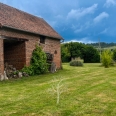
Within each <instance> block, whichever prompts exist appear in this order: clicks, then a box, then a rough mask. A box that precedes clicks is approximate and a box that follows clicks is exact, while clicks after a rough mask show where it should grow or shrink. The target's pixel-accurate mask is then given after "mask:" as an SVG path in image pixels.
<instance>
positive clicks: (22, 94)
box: [0, 64, 116, 116]
mask: <svg viewBox="0 0 116 116" xmlns="http://www.w3.org/2000/svg"><path fill="white" fill-rule="evenodd" d="M54 77H56V78H62V80H63V81H62V84H63V88H64V92H63V93H62V94H61V96H60V103H59V104H58V105H57V104H56V94H52V93H53V92H49V91H48V90H49V89H50V88H51V86H52V85H53V79H54ZM56 81H57V80H56ZM0 116H116V67H110V68H104V67H100V64H84V66H83V67H71V66H69V65H68V64H63V70H60V71H58V72H56V73H54V74H45V75H39V76H32V77H25V78H21V79H17V80H9V81H3V82H0Z"/></svg>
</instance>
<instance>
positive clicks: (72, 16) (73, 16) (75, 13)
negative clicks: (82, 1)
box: [67, 4, 98, 19]
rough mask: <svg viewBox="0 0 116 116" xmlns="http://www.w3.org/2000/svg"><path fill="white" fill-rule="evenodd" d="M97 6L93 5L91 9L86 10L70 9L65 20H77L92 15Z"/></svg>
mask: <svg viewBox="0 0 116 116" xmlns="http://www.w3.org/2000/svg"><path fill="white" fill-rule="evenodd" d="M97 6H98V5H97V4H94V5H93V6H91V7H88V8H81V9H77V10H74V9H72V10H71V11H70V12H69V13H68V15H67V19H79V18H80V17H83V16H85V15H87V14H93V13H94V12H95V10H96V8H97Z"/></svg>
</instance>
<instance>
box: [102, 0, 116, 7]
mask: <svg viewBox="0 0 116 116" xmlns="http://www.w3.org/2000/svg"><path fill="white" fill-rule="evenodd" d="M112 5H116V0H106V3H105V4H104V6H105V7H107V8H108V7H110V6H112Z"/></svg>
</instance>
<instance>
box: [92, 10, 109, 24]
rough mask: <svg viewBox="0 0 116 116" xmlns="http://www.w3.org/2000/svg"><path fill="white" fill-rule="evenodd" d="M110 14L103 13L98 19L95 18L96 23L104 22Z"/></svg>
mask: <svg viewBox="0 0 116 116" xmlns="http://www.w3.org/2000/svg"><path fill="white" fill-rule="evenodd" d="M108 17H109V14H108V13H106V12H102V13H101V14H99V15H98V16H97V17H95V18H94V23H98V22H100V21H101V20H103V19H104V18H108Z"/></svg>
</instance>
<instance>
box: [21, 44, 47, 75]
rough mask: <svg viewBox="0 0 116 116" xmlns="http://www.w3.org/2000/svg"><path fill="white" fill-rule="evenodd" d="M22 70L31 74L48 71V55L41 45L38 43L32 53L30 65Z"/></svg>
mask: <svg viewBox="0 0 116 116" xmlns="http://www.w3.org/2000/svg"><path fill="white" fill-rule="evenodd" d="M22 71H23V72H26V73H27V74H29V75H36V74H42V73H45V72H47V71H48V64H47V57H46V54H45V53H44V52H43V51H42V48H41V47H39V46H37V45H36V48H35V50H34V51H33V53H32V58H31V62H30V66H29V67H24V68H23V69H22Z"/></svg>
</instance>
